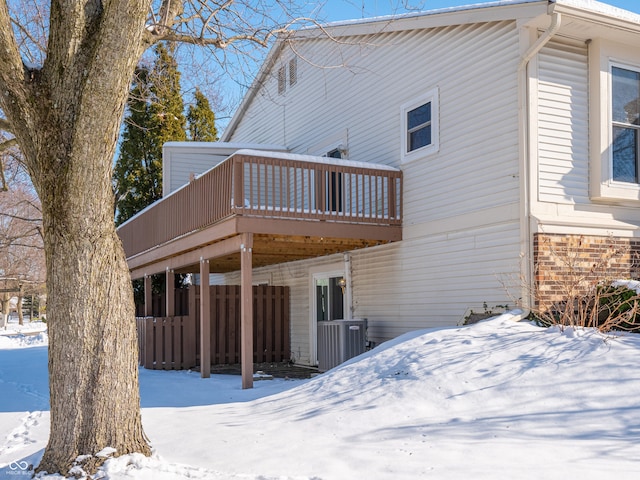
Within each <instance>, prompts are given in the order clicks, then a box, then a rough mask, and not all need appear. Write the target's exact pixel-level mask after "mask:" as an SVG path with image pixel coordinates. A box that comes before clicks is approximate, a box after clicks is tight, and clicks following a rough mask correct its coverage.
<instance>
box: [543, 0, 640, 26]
mask: <svg viewBox="0 0 640 480" xmlns="http://www.w3.org/2000/svg"><path fill="white" fill-rule="evenodd" d="M551 3H557V4H558V5H566V6H568V7H575V8H581V9H584V10H589V11H591V12H594V13H600V14H603V15H607V16H610V17H613V18H618V19H621V20H627V21H630V22H635V23H640V15H638V14H637V13H634V12H630V11H628V10H624V9H622V8H619V7H614V6H613V5H609V4H606V3H602V2H598V1H596V0H551Z"/></svg>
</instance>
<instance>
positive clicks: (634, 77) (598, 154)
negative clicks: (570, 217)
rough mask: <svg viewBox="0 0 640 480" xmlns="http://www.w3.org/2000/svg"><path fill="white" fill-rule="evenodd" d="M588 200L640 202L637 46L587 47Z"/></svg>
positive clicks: (639, 57)
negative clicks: (589, 198)
mask: <svg viewBox="0 0 640 480" xmlns="http://www.w3.org/2000/svg"><path fill="white" fill-rule="evenodd" d="M589 136H590V146H589V150H590V166H589V177H590V196H591V198H592V199H593V200H601V201H605V202H609V201H615V202H633V203H634V204H637V203H638V202H639V201H640V54H639V52H638V50H637V48H635V47H634V46H633V45H625V44H619V43H614V42H610V41H607V40H605V39H602V38H598V39H594V40H593V42H592V43H591V44H590V46H589Z"/></svg>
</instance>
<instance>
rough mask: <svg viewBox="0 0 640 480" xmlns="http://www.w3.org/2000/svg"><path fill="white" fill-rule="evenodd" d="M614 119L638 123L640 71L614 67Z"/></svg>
mask: <svg viewBox="0 0 640 480" xmlns="http://www.w3.org/2000/svg"><path fill="white" fill-rule="evenodd" d="M611 74H612V76H613V121H614V122H621V123H628V124H631V125H638V124H639V122H638V120H639V118H640V106H639V98H638V97H640V73H638V72H632V71H631V70H625V69H624V68H618V67H613V68H612V69H611Z"/></svg>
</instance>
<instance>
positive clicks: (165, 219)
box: [118, 153, 402, 257]
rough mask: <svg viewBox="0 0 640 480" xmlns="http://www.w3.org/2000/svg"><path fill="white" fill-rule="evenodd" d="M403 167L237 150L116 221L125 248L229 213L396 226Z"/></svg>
mask: <svg viewBox="0 0 640 480" xmlns="http://www.w3.org/2000/svg"><path fill="white" fill-rule="evenodd" d="M401 209H402V173H401V172H400V171H399V170H396V169H390V168H388V167H384V166H376V165H375V164H372V165H371V167H368V166H367V167H364V166H362V164H356V163H355V162H348V161H345V162H340V161H339V160H338V161H333V159H327V162H317V161H309V160H308V159H306V158H304V157H302V156H296V155H288V156H284V157H278V156H273V157H270V156H262V155H247V154H242V153H237V154H235V155H233V156H231V157H229V158H228V159H226V160H225V161H223V162H221V163H220V164H219V165H217V166H216V167H215V168H213V169H211V170H209V171H208V172H206V173H205V174H203V175H201V176H200V177H198V178H197V179H195V180H194V181H192V182H190V183H189V184H188V185H185V186H184V187H183V188H181V189H179V190H177V191H175V192H173V193H172V194H171V195H169V196H167V197H165V198H163V199H162V200H159V201H158V202H156V203H154V204H153V205H150V206H149V207H147V208H146V209H145V210H143V211H142V212H140V213H139V214H138V215H136V216H135V217H133V218H131V219H130V220H129V221H127V222H126V223H124V224H123V225H121V226H120V227H119V229H118V234H119V235H120V238H121V239H122V242H123V244H124V248H125V251H126V253H127V256H128V257H129V256H132V255H135V254H137V253H141V252H144V251H146V250H148V249H150V248H152V247H154V246H157V245H162V244H163V243H166V242H168V241H169V240H172V239H174V238H178V237H180V236H182V235H185V234H188V233H191V232H194V231H197V230H199V229H202V228H204V227H207V226H209V225H213V224H215V223H217V222H219V221H221V220H224V219H226V218H228V217H231V216H234V215H235V216H253V217H262V218H288V219H292V218H293V219H298V220H309V221H320V220H323V221H329V222H345V223H352V224H376V225H390V226H399V225H401V224H402V212H401Z"/></svg>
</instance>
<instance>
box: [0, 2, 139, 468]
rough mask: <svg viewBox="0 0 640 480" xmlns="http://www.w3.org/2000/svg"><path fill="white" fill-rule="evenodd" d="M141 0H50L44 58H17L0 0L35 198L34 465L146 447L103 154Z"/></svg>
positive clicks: (10, 81)
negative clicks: (45, 347)
mask: <svg viewBox="0 0 640 480" xmlns="http://www.w3.org/2000/svg"><path fill="white" fill-rule="evenodd" d="M148 8H149V3H148V2H147V0H109V1H104V2H100V1H93V0H72V1H69V2H52V4H51V16H50V22H49V43H48V45H47V57H46V60H45V62H44V65H43V67H42V68H41V69H39V70H29V69H28V68H25V66H24V64H23V63H22V59H21V58H20V53H19V50H18V45H17V43H16V41H15V38H14V36H13V33H12V25H11V19H10V17H9V13H8V9H7V7H6V2H5V1H4V0H0V51H2V61H0V85H2V88H1V89H0V106H1V107H2V109H3V111H4V113H5V114H6V116H7V119H8V120H9V121H10V122H11V124H12V129H13V130H12V131H13V133H14V134H15V136H16V138H17V139H18V142H19V144H20V148H21V150H22V153H23V154H24V158H25V164H26V165H27V168H28V169H29V173H30V176H31V178H32V180H33V184H34V186H35V188H36V190H37V192H38V195H39V197H40V200H41V203H42V218H43V233H44V235H43V238H44V249H45V257H46V267H47V298H48V309H47V311H48V330H49V390H50V406H51V429H50V435H49V443H48V444H47V447H46V449H45V452H44V455H43V458H42V461H41V463H40V465H39V466H38V471H40V472H45V471H46V472H48V473H61V474H63V475H67V474H68V473H69V470H70V469H71V468H72V467H73V466H74V463H76V459H77V457H78V456H81V455H82V456H86V457H84V459H83V460H82V461H79V462H77V463H79V464H80V465H81V466H82V467H83V468H84V470H85V471H86V472H87V473H93V472H94V471H95V470H96V468H97V466H98V465H100V463H102V462H103V461H104V459H100V458H98V457H96V456H95V454H96V453H98V452H100V451H101V450H103V449H104V448H105V447H112V448H114V449H116V454H115V455H116V456H118V455H123V454H128V453H132V452H140V453H143V454H146V455H149V454H150V448H149V445H148V443H147V439H146V437H145V435H144V432H143V430H142V422H141V417H140V394H139V389H138V369H137V342H136V331H135V321H134V303H133V292H132V289H131V282H130V277H129V271H128V268H127V264H126V260H125V255H124V250H123V248H122V244H121V242H120V240H119V238H118V236H117V234H116V229H115V224H114V221H113V201H114V199H113V194H112V190H111V170H112V161H113V156H114V153H115V148H116V141H117V138H118V133H119V126H120V121H121V119H122V114H123V111H124V105H125V102H126V99H127V95H128V91H129V85H130V83H131V79H132V76H133V71H134V68H135V66H136V63H137V61H138V58H139V57H140V54H141V52H142V51H143V50H144V48H145V45H144V44H143V42H142V36H143V33H144V32H145V29H144V21H145V17H146V13H147V11H148Z"/></svg>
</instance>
